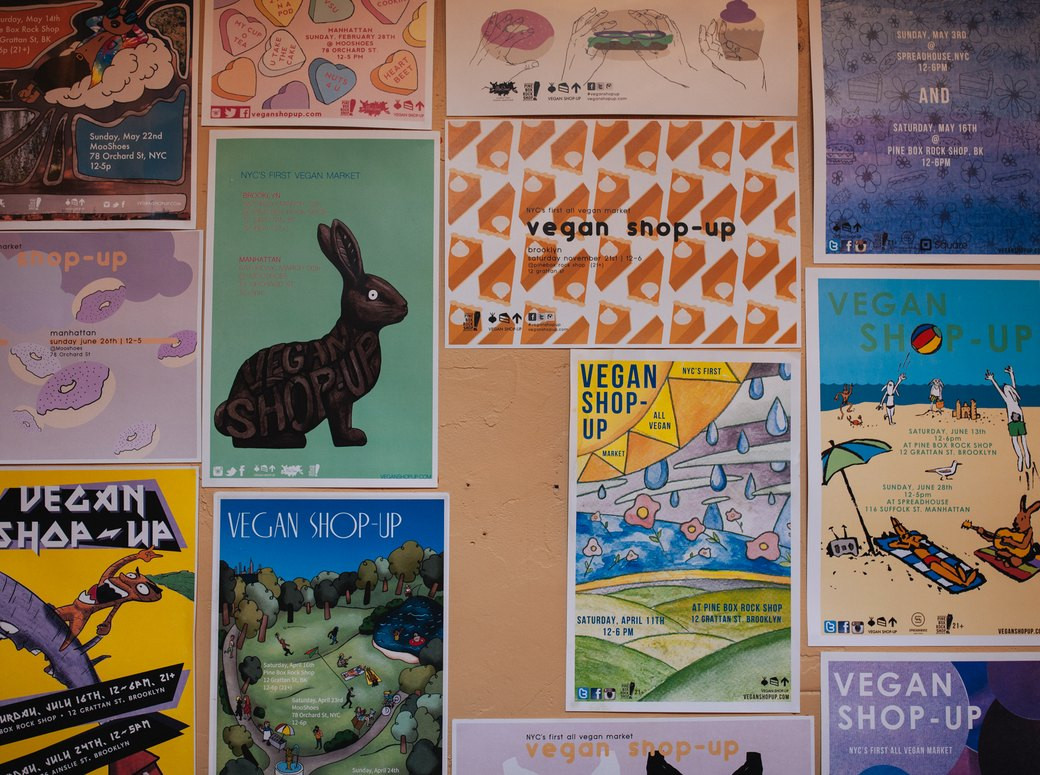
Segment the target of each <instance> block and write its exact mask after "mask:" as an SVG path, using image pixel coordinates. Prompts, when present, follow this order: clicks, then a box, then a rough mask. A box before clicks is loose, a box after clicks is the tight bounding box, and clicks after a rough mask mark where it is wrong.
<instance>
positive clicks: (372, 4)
mask: <svg viewBox="0 0 1040 775" xmlns="http://www.w3.org/2000/svg"><path fill="white" fill-rule="evenodd" d="M409 2H411V0H361V4H362V5H363V6H365V8H367V9H368V10H369V12H370V13H371V14H372V15H373V16H375V17H376V19H377V20H378V21H381V22H382V23H383V24H397V23H398V22H399V21H401V17H402V16H404V9H405V8H407V7H408V3H409Z"/></svg>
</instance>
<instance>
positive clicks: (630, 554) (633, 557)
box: [625, 549, 639, 562]
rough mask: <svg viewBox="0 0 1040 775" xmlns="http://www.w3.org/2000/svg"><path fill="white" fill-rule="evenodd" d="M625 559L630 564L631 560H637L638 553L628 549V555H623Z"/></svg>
mask: <svg viewBox="0 0 1040 775" xmlns="http://www.w3.org/2000/svg"><path fill="white" fill-rule="evenodd" d="M625 559H626V560H628V561H629V562H632V560H638V559H639V552H637V551H636V550H635V549H629V550H628V554H626V555H625Z"/></svg>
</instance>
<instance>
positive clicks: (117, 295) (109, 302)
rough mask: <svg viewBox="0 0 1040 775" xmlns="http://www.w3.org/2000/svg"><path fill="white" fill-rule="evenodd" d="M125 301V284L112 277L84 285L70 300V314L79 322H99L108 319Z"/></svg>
mask: <svg viewBox="0 0 1040 775" xmlns="http://www.w3.org/2000/svg"><path fill="white" fill-rule="evenodd" d="M124 301H126V286H125V285H123V283H121V282H120V281H119V280H117V279H116V278H114V277H102V278H101V279H100V280H95V281H94V282H92V283H90V284H88V285H86V286H84V288H83V290H81V291H80V292H79V293H77V294H76V298H75V299H74V300H73V302H72V315H73V317H75V318H76V320H78V321H79V322H80V323H100V322H101V321H102V320H108V318H110V317H112V316H113V315H114V314H116V312H118V311H119V308H120V307H122V306H123V302H124Z"/></svg>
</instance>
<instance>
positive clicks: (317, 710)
mask: <svg viewBox="0 0 1040 775" xmlns="http://www.w3.org/2000/svg"><path fill="white" fill-rule="evenodd" d="M214 518H215V519H216V520H217V522H218V523H219V524H218V525H217V527H216V529H215V536H214V538H215V540H214V575H215V577H216V578H215V586H216V589H215V598H214V603H213V611H214V617H215V621H214V634H215V642H214V652H213V657H214V659H215V660H216V664H215V668H216V681H215V688H214V694H213V697H212V709H211V719H212V721H211V723H210V727H211V729H210V734H211V741H212V742H211V747H210V771H211V772H213V773H222V775H245V774H246V773H250V774H251V775H253V774H257V773H264V775H303V773H306V772H316V771H319V770H320V771H321V772H323V773H328V775H361V774H362V773H372V772H398V773H402V774H403V773H408V775H432V774H433V773H439V772H441V771H442V767H443V760H444V757H443V750H444V734H443V731H442V728H443V725H444V720H445V719H446V718H447V714H446V711H445V709H444V696H445V688H446V686H447V682H446V680H445V640H444V635H445V632H446V626H447V623H446V614H445V590H446V587H447V584H446V575H447V562H446V560H447V555H446V536H447V496H445V495H441V494H436V493H434V494H429V495H425V494H424V495H418V494H417V495H400V496H388V495H379V494H368V495H365V496H357V497H354V496H338V495H332V494H318V493H307V494H289V493H263V494H260V493H249V492H242V493H241V494H230V493H218V494H217V496H216V502H215V505H214Z"/></svg>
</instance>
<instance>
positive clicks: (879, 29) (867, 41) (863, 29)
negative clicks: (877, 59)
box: [859, 22, 888, 51]
mask: <svg viewBox="0 0 1040 775" xmlns="http://www.w3.org/2000/svg"><path fill="white" fill-rule="evenodd" d="M859 42H860V43H862V44H863V45H864V46H866V47H867V49H868V50H870V51H880V50H881V49H883V48H884V47H885V46H887V45H888V33H887V32H885V28H884V27H883V26H882V25H881V23H880V22H871V23H870V24H861V25H860V26H859Z"/></svg>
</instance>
